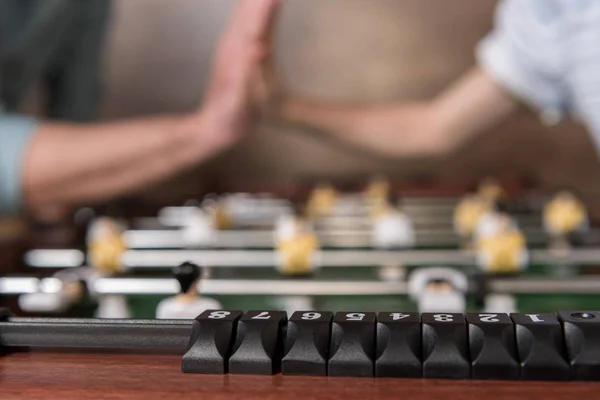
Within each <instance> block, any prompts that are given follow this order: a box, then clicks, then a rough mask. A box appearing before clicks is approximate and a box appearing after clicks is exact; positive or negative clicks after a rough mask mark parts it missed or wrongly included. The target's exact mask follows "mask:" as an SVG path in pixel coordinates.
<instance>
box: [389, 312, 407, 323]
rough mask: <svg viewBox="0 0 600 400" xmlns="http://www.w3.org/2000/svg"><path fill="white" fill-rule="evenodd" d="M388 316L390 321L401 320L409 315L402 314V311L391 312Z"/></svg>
mask: <svg viewBox="0 0 600 400" xmlns="http://www.w3.org/2000/svg"><path fill="white" fill-rule="evenodd" d="M390 317H392V321H400V320H403V319H404V318H408V317H409V315H408V314H402V313H391V314H390Z"/></svg>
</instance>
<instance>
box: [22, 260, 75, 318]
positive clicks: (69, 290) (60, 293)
mask: <svg viewBox="0 0 600 400" xmlns="http://www.w3.org/2000/svg"><path fill="white" fill-rule="evenodd" d="M84 292H85V289H84V283H83V282H82V281H81V280H79V278H78V276H77V274H76V273H72V272H69V274H65V273H64V272H63V271H59V272H58V273H56V274H55V275H54V277H52V278H46V279H42V280H41V281H40V287H39V291H38V292H35V293H27V294H22V295H21V296H19V308H21V310H23V311H25V312H29V313H41V314H60V313H63V312H65V311H67V310H68V309H69V308H71V307H72V306H73V305H74V304H76V303H77V302H78V301H80V300H81V299H82V298H83V296H84Z"/></svg>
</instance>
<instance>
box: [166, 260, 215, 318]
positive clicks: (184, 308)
mask: <svg viewBox="0 0 600 400" xmlns="http://www.w3.org/2000/svg"><path fill="white" fill-rule="evenodd" d="M173 274H174V275H175V278H176V279H177V281H178V282H179V286H180V293H179V295H177V296H175V297H169V298H167V299H164V300H163V301H161V302H160V303H159V304H158V307H156V318H157V319H194V318H196V317H197V316H198V315H200V314H201V313H203V312H204V311H206V310H220V309H221V308H222V306H221V303H219V302H218V301H217V300H215V299H211V298H209V297H204V296H200V294H199V293H198V284H199V282H200V280H201V279H202V268H200V267H199V266H197V265H196V264H192V263H189V262H186V263H183V264H181V265H180V266H178V267H175V268H174V269H173Z"/></svg>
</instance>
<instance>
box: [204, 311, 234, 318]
mask: <svg viewBox="0 0 600 400" xmlns="http://www.w3.org/2000/svg"><path fill="white" fill-rule="evenodd" d="M230 314H231V313H230V312H229V311H213V312H211V313H210V315H209V316H208V318H210V319H223V318H225V317H226V316H228V315H230Z"/></svg>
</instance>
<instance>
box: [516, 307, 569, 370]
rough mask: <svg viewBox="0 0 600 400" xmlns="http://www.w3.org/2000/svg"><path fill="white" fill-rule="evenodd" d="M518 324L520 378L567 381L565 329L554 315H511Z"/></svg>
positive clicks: (567, 366) (567, 365)
mask: <svg viewBox="0 0 600 400" xmlns="http://www.w3.org/2000/svg"><path fill="white" fill-rule="evenodd" d="M510 318H511V319H512V320H513V323H514V324H515V332H516V338H517V354H518V356H519V362H520V364H521V379H526V380H568V379H569V378H570V376H571V372H570V368H569V364H568V363H567V361H566V358H565V352H564V342H563V330H562V326H561V324H560V322H559V321H558V319H557V318H556V317H555V316H554V315H552V314H522V313H515V314H511V315H510Z"/></svg>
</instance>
